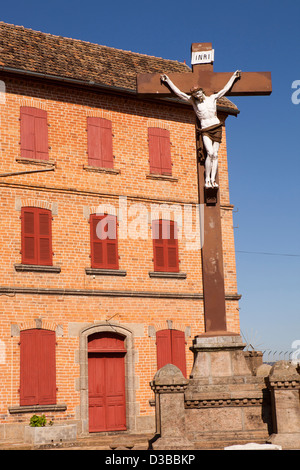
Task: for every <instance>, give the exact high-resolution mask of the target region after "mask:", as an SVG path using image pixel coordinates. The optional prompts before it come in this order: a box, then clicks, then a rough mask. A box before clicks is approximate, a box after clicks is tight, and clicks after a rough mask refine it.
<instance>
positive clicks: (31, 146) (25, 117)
mask: <svg viewBox="0 0 300 470" xmlns="http://www.w3.org/2000/svg"><path fill="white" fill-rule="evenodd" d="M20 120H21V125H20V140H21V157H23V158H29V159H37V160H48V159H49V150H48V148H49V147H48V123H47V111H45V110H43V109H38V108H31V107H29V106H22V107H21V111H20Z"/></svg>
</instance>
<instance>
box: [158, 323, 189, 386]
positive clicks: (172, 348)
mask: <svg viewBox="0 0 300 470" xmlns="http://www.w3.org/2000/svg"><path fill="white" fill-rule="evenodd" d="M156 351H157V369H160V368H161V367H163V366H165V365H166V364H174V365H175V366H176V367H178V368H179V369H180V370H181V372H182V373H183V375H184V376H185V377H186V356H185V335H184V332H183V331H179V330H171V329H168V330H161V331H157V333H156Z"/></svg>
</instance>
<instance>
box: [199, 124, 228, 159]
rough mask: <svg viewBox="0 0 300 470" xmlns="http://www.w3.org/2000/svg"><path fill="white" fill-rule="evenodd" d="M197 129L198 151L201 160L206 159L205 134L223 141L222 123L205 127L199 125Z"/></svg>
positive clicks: (215, 140)
mask: <svg viewBox="0 0 300 470" xmlns="http://www.w3.org/2000/svg"><path fill="white" fill-rule="evenodd" d="M196 129H197V152H198V155H199V157H200V160H202V159H204V158H205V156H204V150H205V149H204V143H203V136H204V135H207V136H208V137H209V138H210V139H211V140H212V141H213V142H218V143H221V142H222V123H219V124H214V125H213V126H209V127H205V128H204V129H201V127H199V126H198V125H197V126H196Z"/></svg>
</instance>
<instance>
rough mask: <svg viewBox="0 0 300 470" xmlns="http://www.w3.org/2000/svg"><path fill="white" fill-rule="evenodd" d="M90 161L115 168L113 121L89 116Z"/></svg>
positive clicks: (91, 163)
mask: <svg viewBox="0 0 300 470" xmlns="http://www.w3.org/2000/svg"><path fill="white" fill-rule="evenodd" d="M87 136H88V163H89V165H91V166H96V167H100V168H101V167H102V168H113V141H112V123H111V121H109V120H108V119H103V118H99V117H88V118H87Z"/></svg>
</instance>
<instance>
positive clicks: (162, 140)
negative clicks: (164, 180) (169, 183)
mask: <svg viewBox="0 0 300 470" xmlns="http://www.w3.org/2000/svg"><path fill="white" fill-rule="evenodd" d="M148 141H149V161H150V173H153V174H160V175H172V163H171V143H170V132H169V131H168V130H167V129H160V128H159V127H149V128H148Z"/></svg>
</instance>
